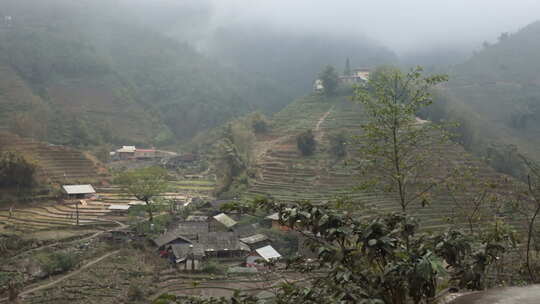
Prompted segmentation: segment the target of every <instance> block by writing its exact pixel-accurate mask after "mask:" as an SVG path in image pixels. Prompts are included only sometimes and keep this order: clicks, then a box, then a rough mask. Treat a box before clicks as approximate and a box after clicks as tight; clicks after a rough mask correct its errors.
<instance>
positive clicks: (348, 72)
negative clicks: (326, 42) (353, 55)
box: [343, 57, 351, 76]
mask: <svg viewBox="0 0 540 304" xmlns="http://www.w3.org/2000/svg"><path fill="white" fill-rule="evenodd" d="M343 75H345V76H351V63H350V62H349V57H347V60H346V61H345V70H344V71H343Z"/></svg>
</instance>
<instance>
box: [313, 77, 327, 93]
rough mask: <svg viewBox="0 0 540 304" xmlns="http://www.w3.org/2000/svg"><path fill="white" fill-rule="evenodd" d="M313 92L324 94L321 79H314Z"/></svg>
mask: <svg viewBox="0 0 540 304" xmlns="http://www.w3.org/2000/svg"><path fill="white" fill-rule="evenodd" d="M313 92H315V93H319V94H320V93H323V92H324V85H323V81H322V79H315V81H314V82H313Z"/></svg>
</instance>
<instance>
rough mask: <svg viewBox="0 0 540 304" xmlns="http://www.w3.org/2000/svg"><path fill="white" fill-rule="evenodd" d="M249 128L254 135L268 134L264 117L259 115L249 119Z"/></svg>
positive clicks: (256, 114)
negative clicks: (251, 128)
mask: <svg viewBox="0 0 540 304" xmlns="http://www.w3.org/2000/svg"><path fill="white" fill-rule="evenodd" d="M251 126H252V127H253V131H254V132H255V133H266V132H268V122H267V121H266V119H265V118H264V116H263V115H262V114H260V113H255V114H253V116H252V118H251Z"/></svg>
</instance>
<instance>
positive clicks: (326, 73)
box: [319, 65, 339, 96]
mask: <svg viewBox="0 0 540 304" xmlns="http://www.w3.org/2000/svg"><path fill="white" fill-rule="evenodd" d="M338 77H339V76H338V74H337V73H336V69H335V68H334V67H333V66H331V65H327V66H326V67H325V68H324V70H323V71H322V72H321V73H320V74H319V78H320V79H321V81H322V83H323V87H324V93H325V94H326V95H327V96H331V95H334V94H335V93H336V89H337V87H338Z"/></svg>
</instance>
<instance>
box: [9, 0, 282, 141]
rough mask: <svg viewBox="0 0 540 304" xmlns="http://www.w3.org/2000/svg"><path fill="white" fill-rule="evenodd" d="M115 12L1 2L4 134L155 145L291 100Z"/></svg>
mask: <svg viewBox="0 0 540 304" xmlns="http://www.w3.org/2000/svg"><path fill="white" fill-rule="evenodd" d="M9 4H11V6H10V5H9ZM15 4H16V5H15ZM121 8H122V7H117V6H115V5H109V4H108V3H107V1H78V2H73V1H65V0H56V1H48V2H47V3H43V2H39V3H36V2H34V1H27V2H26V3H21V2H19V1H15V2H13V3H6V4H5V7H3V9H2V11H3V12H9V14H10V15H11V16H12V22H11V24H9V25H8V24H3V25H2V28H1V31H0V54H1V55H0V65H1V66H2V69H1V70H0V71H1V72H0V84H1V87H2V88H3V90H2V92H0V93H1V94H0V107H2V114H3V116H4V118H3V119H2V125H3V127H4V128H10V129H15V130H19V131H21V132H23V133H25V134H23V135H27V136H33V135H34V136H37V135H40V137H42V138H45V139H47V140H50V141H52V142H57V143H71V144H83V143H97V142H102V141H105V142H116V143H120V142H123V143H127V142H133V143H136V142H137V143H147V144H150V143H151V144H163V143H166V142H172V141H174V140H175V139H180V138H185V137H190V136H193V135H194V134H195V133H196V132H198V131H200V130H202V129H205V128H208V127H212V126H215V125H217V124H220V123H223V122H224V121H226V120H227V119H230V118H231V117H234V116H235V115H238V114H241V113H245V112H247V111H252V110H258V109H259V110H263V111H265V110H266V111H269V110H272V109H279V108H280V107H281V106H283V105H284V104H286V103H287V101H288V100H289V99H290V96H286V95H283V94H281V93H280V90H279V88H278V87H277V86H276V85H275V84H273V83H272V82H271V81H270V80H265V79H256V78H253V77H247V76H246V75H245V74H244V73H243V72H241V71H238V70H235V69H232V68H227V67H224V66H223V65H220V64H219V63H217V62H215V61H213V60H211V59H209V58H207V57H205V56H203V55H201V54H199V53H197V52H196V51H195V50H194V49H193V48H192V47H191V46H190V45H187V44H185V43H179V42H177V41H175V40H173V39H171V38H168V37H167V36H165V35H163V34H161V33H159V32H157V31H155V30H153V29H151V28H149V27H145V26H144V25H143V23H141V22H139V21H138V20H139V19H137V18H136V17H133V18H130V14H129V13H126V11H124V10H122V9H121ZM114 12H116V13H117V14H115V13H114ZM13 83H17V85H13ZM24 96H32V98H31V99H28V98H23V97H24ZM29 100H32V103H33V104H39V106H40V107H41V111H40V113H41V115H39V116H36V115H35V114H36V113H34V112H33V111H35V109H37V107H36V106H27V105H25V104H27V103H29V102H30V101H29ZM34 117H37V119H34ZM36 125H38V126H36ZM29 130H35V131H36V132H37V131H39V132H37V133H39V134H37V133H36V132H34V131H31V132H30V131H29Z"/></svg>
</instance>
